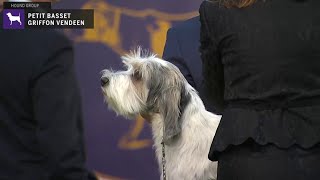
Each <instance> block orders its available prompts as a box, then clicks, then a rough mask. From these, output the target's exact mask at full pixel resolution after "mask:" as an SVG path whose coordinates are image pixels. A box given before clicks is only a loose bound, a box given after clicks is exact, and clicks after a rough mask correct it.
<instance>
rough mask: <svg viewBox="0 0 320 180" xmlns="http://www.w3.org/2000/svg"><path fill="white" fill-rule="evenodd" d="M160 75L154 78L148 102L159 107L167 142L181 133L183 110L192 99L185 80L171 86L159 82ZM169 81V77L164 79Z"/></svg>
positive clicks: (164, 138) (154, 106)
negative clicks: (186, 88)
mask: <svg viewBox="0 0 320 180" xmlns="http://www.w3.org/2000/svg"><path fill="white" fill-rule="evenodd" d="M159 78H161V76H159V77H158V78H157V79H154V80H152V81H151V82H150V83H151V88H150V91H149V96H148V100H147V102H148V103H149V105H148V106H149V107H150V105H151V107H153V108H157V109H158V110H159V112H160V114H161V115H162V116H163V119H164V122H163V123H164V127H163V128H164V129H163V140H164V142H165V143H166V144H168V143H170V142H172V140H173V139H174V138H175V137H176V136H177V135H179V134H180V132H181V126H182V118H181V115H182V112H183V111H184V109H185V106H186V105H187V104H188V103H189V101H190V94H187V92H186V90H185V85H184V83H183V82H180V81H178V82H176V83H178V84H176V85H175V86H171V87H169V88H165V89H163V88H164V87H167V86H166V85H164V84H163V83H159V81H161V80H159ZM163 80H164V81H168V79H163Z"/></svg>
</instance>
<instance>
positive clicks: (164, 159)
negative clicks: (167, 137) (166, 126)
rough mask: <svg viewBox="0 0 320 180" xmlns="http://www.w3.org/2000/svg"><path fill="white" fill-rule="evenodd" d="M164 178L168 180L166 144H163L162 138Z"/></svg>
mask: <svg viewBox="0 0 320 180" xmlns="http://www.w3.org/2000/svg"><path fill="white" fill-rule="evenodd" d="M161 144H162V178H163V180H167V174H166V152H165V144H164V142H163V137H162V142H161Z"/></svg>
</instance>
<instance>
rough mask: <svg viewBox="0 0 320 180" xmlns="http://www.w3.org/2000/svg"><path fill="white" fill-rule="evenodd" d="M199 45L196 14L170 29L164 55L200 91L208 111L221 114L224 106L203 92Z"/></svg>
mask: <svg viewBox="0 0 320 180" xmlns="http://www.w3.org/2000/svg"><path fill="white" fill-rule="evenodd" d="M199 46H200V19H199V16H196V17H193V18H191V19H188V20H186V21H183V22H181V23H179V24H177V25H176V26H174V27H172V28H170V29H169V30H168V32H167V40H166V44H165V47H164V51H163V56H162V57H163V59H164V60H166V61H169V62H171V63H173V64H174V65H176V66H177V67H178V68H179V70H180V71H181V73H182V74H183V75H184V77H185V78H186V79H187V81H188V83H189V84H190V85H191V86H192V87H193V88H195V89H196V90H197V91H198V92H199V95H200V97H201V99H202V101H203V102H204V104H205V106H206V109H207V110H208V111H210V112H212V113H215V114H221V113H222V109H223V107H221V106H219V104H214V102H211V101H208V98H206V97H205V96H204V95H203V93H202V91H203V76H202V61H201V57H200V52H199Z"/></svg>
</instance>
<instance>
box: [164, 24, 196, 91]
mask: <svg viewBox="0 0 320 180" xmlns="http://www.w3.org/2000/svg"><path fill="white" fill-rule="evenodd" d="M162 57H163V59H164V60H166V61H169V62H171V63H172V64H174V65H175V66H177V67H178V68H179V70H180V71H181V73H182V74H183V76H184V77H185V78H186V79H187V81H188V83H189V84H190V85H191V86H192V87H194V88H195V82H194V79H193V78H192V75H191V73H190V71H189V69H188V67H187V65H186V62H185V60H184V57H183V55H182V54H181V51H180V47H179V43H178V39H177V35H176V30H175V29H174V28H170V29H169V30H168V32H167V40H166V44H165V47H164V51H163V56H162Z"/></svg>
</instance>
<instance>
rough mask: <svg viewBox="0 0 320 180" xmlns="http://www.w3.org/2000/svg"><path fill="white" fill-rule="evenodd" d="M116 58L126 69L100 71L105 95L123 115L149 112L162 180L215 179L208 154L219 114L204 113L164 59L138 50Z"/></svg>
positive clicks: (190, 89) (177, 73) (213, 166)
mask: <svg viewBox="0 0 320 180" xmlns="http://www.w3.org/2000/svg"><path fill="white" fill-rule="evenodd" d="M122 59H123V61H124V63H125V64H126V66H127V70H126V71H118V72H112V71H109V70H104V71H103V75H102V80H103V81H104V82H107V83H103V85H102V90H103V93H104V96H105V99H106V101H107V102H108V104H109V106H110V107H111V108H112V109H113V110H115V112H117V113H118V114H120V115H123V116H126V117H134V116H136V115H138V114H141V113H142V114H150V117H152V118H151V119H150V122H151V127H152V133H153V139H154V147H155V151H156V155H157V159H158V163H159V167H160V172H161V173H162V144H161V142H162V140H163V139H164V142H165V155H166V175H167V180H208V179H216V175H217V173H216V171H217V163H216V162H212V161H210V160H209V159H208V153H209V149H210V145H211V142H212V139H213V137H214V134H215V131H216V129H217V127H218V124H219V121H220V118H221V117H220V116H218V115H215V114H212V113H210V112H208V111H206V109H205V107H204V105H203V102H202V100H201V99H200V97H199V96H198V94H197V92H196V91H195V89H194V88H193V87H192V86H191V85H189V84H188V82H187V81H186V79H185V78H184V77H183V75H182V74H181V72H180V71H179V70H178V68H177V67H175V66H174V65H173V64H171V63H170V62H167V61H164V60H161V59H159V58H157V57H156V56H154V55H149V56H148V55H146V56H144V55H143V54H142V53H141V50H140V49H138V51H136V52H134V53H132V54H131V55H127V56H125V57H122ZM137 73H138V75H137ZM135 76H137V77H135ZM106 78H107V79H108V80H107V81H106ZM153 86H156V88H154V87H153ZM181 103H185V105H184V106H183V107H182V106H181ZM161 179H162V175H161Z"/></svg>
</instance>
